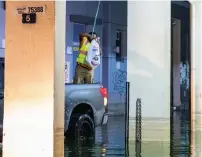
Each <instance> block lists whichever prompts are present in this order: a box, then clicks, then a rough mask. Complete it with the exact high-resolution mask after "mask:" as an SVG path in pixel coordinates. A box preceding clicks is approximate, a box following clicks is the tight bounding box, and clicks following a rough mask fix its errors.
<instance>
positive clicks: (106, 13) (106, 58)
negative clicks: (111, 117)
mask: <svg viewBox="0 0 202 157" xmlns="http://www.w3.org/2000/svg"><path fill="white" fill-rule="evenodd" d="M97 6H98V1H67V15H66V27H67V28H66V54H65V57H66V61H68V62H70V76H69V80H70V82H72V80H73V77H74V69H75V64H76V63H75V60H76V57H77V55H78V51H73V50H72V48H76V47H78V34H79V33H80V32H83V31H87V32H90V31H92V29H93V28H92V27H93V26H92V25H82V24H78V23H77V24H75V23H73V22H70V15H83V16H87V17H95V13H96V10H97ZM4 12H5V11H4V10H3V9H2V8H0V41H1V40H2V39H4V37H5V13H4ZM97 18H98V19H102V21H103V24H102V25H97V26H96V27H95V31H96V33H97V34H98V35H99V36H100V37H101V44H102V50H103V56H102V58H101V61H102V63H101V65H100V66H99V67H98V68H97V69H96V70H95V76H94V81H95V82H100V83H103V85H104V86H105V87H107V88H108V90H109V103H111V102H115V103H120V102H122V103H123V102H124V100H125V99H124V94H125V83H126V75H127V74H126V61H127V58H126V46H127V43H126V32H127V3H126V2H121V1H120V2H113V1H111V2H107V1H102V2H101V3H100V9H99V13H98V17H97ZM116 29H119V30H122V31H123V32H125V33H124V34H125V37H124V40H125V43H124V44H123V45H124V47H125V50H124V51H125V52H124V54H125V57H124V59H123V61H122V62H120V69H119V68H118V69H117V68H116V57H115V52H114V51H113V49H114V47H115V38H116ZM3 54H4V49H2V48H1V42H0V55H3ZM117 98H118V99H117Z"/></svg>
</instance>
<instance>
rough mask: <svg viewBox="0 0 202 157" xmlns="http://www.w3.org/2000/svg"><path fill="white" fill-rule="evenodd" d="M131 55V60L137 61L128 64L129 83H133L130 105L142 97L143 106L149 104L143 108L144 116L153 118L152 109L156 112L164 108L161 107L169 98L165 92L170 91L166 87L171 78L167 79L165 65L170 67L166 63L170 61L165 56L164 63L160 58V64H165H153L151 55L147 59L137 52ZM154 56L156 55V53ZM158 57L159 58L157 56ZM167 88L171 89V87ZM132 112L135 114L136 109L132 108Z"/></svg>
mask: <svg viewBox="0 0 202 157" xmlns="http://www.w3.org/2000/svg"><path fill="white" fill-rule="evenodd" d="M129 53H130V58H134V59H135V60H132V59H131V60H130V59H128V62H127V66H128V67H127V72H128V75H127V76H128V81H130V82H131V87H130V105H134V104H135V100H136V98H138V97H140V98H142V100H143V104H147V105H143V106H142V110H143V115H147V116H152V115H153V114H154V113H153V114H152V112H151V109H152V108H153V109H152V110H155V108H156V111H157V110H158V108H162V106H160V105H162V103H163V102H165V100H164V99H165V98H166V97H167V94H166V93H165V92H167V91H169V90H166V89H165V86H167V84H165V82H167V81H169V80H170V78H167V75H166V76H165V75H164V74H165V70H167V68H166V67H165V65H170V64H167V63H165V62H166V60H168V61H169V59H166V56H165V55H164V56H163V58H161V59H163V62H162V60H161V61H160V58H158V59H159V62H162V63H163V64H162V65H161V64H157V63H155V62H153V63H152V62H151V59H150V58H148V57H150V56H151V55H148V56H147V57H145V56H142V55H139V54H138V53H137V52H136V51H129ZM148 54H151V53H148ZM152 54H153V55H155V53H152ZM162 55H163V54H162ZM156 57H158V56H157V55H156ZM168 76H169V75H168ZM167 88H168V89H169V88H170V87H167ZM169 99H170V98H169ZM159 102H162V103H159ZM148 106H151V107H148ZM166 108H167V106H166ZM168 109H169V106H168ZM131 110H133V111H131V113H135V107H133V108H131ZM165 110H167V109H165ZM157 114H159V115H156V116H161V114H163V112H158V113H157Z"/></svg>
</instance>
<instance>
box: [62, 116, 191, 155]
mask: <svg viewBox="0 0 202 157" xmlns="http://www.w3.org/2000/svg"><path fill="white" fill-rule="evenodd" d="M187 117H188V114H186V113H174V114H173V125H172V126H171V127H172V130H171V131H172V134H171V135H172V137H171V141H170V142H169V143H168V142H167V143H166V146H165V147H162V146H161V145H164V144H165V143H162V142H154V141H145V142H142V147H144V149H142V153H141V154H140V153H136V152H135V141H130V142H129V149H127V148H126V149H125V141H124V140H125V137H124V135H125V134H124V131H125V130H124V117H121V116H120V117H110V118H109V122H108V125H105V126H103V127H99V128H97V130H96V138H95V139H94V140H92V141H88V142H87V143H85V144H84V145H79V144H78V143H77V144H75V143H69V144H68V143H66V144H65V157H102V156H103V157H104V156H106V157H108V156H109V157H118V156H120V157H125V156H127V155H126V154H129V156H131V157H134V156H136V157H148V155H149V156H150V157H158V156H159V157H162V155H163V156H164V157H166V156H168V157H169V156H171V157H189V156H190V143H191V141H190V123H189V121H188V118H187ZM160 147H162V149H170V155H169V153H167V154H162V153H160V152H159V150H157V149H158V148H160ZM145 150H149V151H148V152H150V154H148V153H146V152H144V151H145ZM127 151H128V153H127ZM151 152H153V153H151ZM158 152H159V153H158ZM166 152H169V151H166Z"/></svg>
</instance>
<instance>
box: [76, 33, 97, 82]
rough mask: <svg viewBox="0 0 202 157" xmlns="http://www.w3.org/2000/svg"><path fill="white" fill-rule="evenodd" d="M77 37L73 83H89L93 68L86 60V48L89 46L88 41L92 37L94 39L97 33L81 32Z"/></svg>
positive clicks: (91, 80)
mask: <svg viewBox="0 0 202 157" xmlns="http://www.w3.org/2000/svg"><path fill="white" fill-rule="evenodd" d="M79 38H80V45H79V55H78V57H77V59H76V62H77V65H76V69H75V76H74V80H73V83H74V84H81V83H84V84H91V83H93V75H94V70H93V69H92V68H91V66H90V65H89V64H88V63H87V62H86V55H87V52H88V48H89V46H90V42H91V41H92V40H93V39H96V38H97V35H96V33H94V32H90V33H89V34H87V33H81V34H80V36H79Z"/></svg>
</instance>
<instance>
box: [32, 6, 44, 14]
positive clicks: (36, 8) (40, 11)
mask: <svg viewBox="0 0 202 157" xmlns="http://www.w3.org/2000/svg"><path fill="white" fill-rule="evenodd" d="M43 12H44V7H28V13H43Z"/></svg>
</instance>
